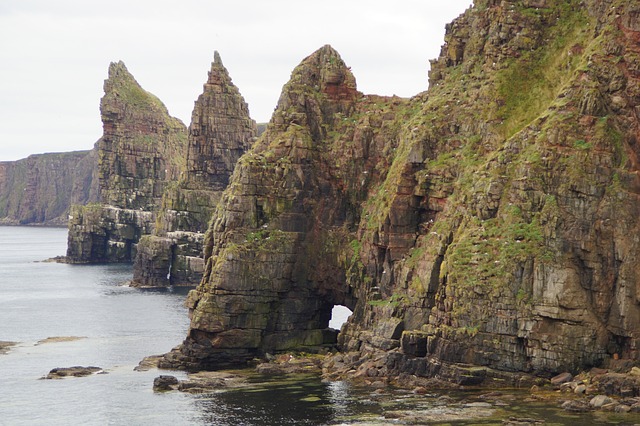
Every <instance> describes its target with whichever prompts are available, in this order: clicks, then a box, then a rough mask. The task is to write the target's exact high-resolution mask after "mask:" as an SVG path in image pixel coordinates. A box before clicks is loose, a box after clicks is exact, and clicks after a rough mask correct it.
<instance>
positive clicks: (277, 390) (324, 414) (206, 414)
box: [196, 378, 335, 426]
mask: <svg viewBox="0 0 640 426" xmlns="http://www.w3.org/2000/svg"><path fill="white" fill-rule="evenodd" d="M196 406H197V407H198V408H199V409H200V410H201V411H202V417H201V419H200V420H201V421H202V422H203V423H205V424H210V425H216V426H227V425H229V426H232V425H233V426H236V425H238V426H239V425H263V426H277V425H318V424H328V423H330V422H331V421H332V420H333V419H334V418H335V414H334V410H335V406H334V405H333V404H332V403H331V396H330V391H329V390H328V388H327V386H326V385H324V384H323V383H321V382H320V381H319V380H318V379H317V378H310V379H309V380H303V381H296V382H284V383H277V382H267V383H264V384H263V385H260V386H256V387H251V388H248V389H246V388H245V389H238V390H230V391H225V392H219V393H214V394H207V395H206V396H205V395H203V396H200V397H197V399H196Z"/></svg>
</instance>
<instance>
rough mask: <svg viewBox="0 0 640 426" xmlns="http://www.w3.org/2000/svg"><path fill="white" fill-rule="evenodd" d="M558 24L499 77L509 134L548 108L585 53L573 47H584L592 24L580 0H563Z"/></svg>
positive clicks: (500, 73) (500, 93)
mask: <svg viewBox="0 0 640 426" xmlns="http://www.w3.org/2000/svg"><path fill="white" fill-rule="evenodd" d="M556 8H557V9H558V10H559V11H560V12H559V15H558V17H557V22H556V24H555V25H553V26H551V27H550V28H549V29H548V31H547V32H546V33H545V36H544V37H545V41H547V40H548V41H549V42H548V43H544V44H543V45H542V46H541V47H539V48H537V49H535V50H533V51H530V52H526V53H525V54H523V55H522V56H521V57H520V58H514V59H510V60H509V62H508V64H507V67H506V68H505V69H504V70H501V71H500V72H499V73H498V75H497V78H496V82H497V86H498V87H497V95H498V96H499V97H500V98H501V99H502V100H503V102H504V104H503V105H502V107H501V108H500V110H499V114H500V116H501V118H502V119H503V121H504V122H503V131H504V136H505V137H507V138H508V137H510V136H512V135H514V134H515V133H517V132H518V131H520V130H521V129H522V128H523V127H525V126H526V125H528V124H529V123H531V122H532V121H533V120H535V119H536V118H537V117H539V116H540V114H541V113H542V112H543V111H545V110H546V109H547V108H548V107H549V105H550V104H551V103H552V102H553V100H554V99H555V98H556V97H557V95H558V93H559V92H560V90H562V88H563V86H564V85H566V84H567V83H568V82H569V80H570V79H571V77H572V75H573V73H574V72H575V70H576V69H577V68H578V66H579V65H580V62H581V60H582V56H581V55H579V54H575V53H573V52H572V50H580V49H581V48H583V47H584V44H585V43H586V41H587V39H588V37H589V36H590V33H591V30H592V28H593V27H592V26H591V25H589V18H588V17H587V14H586V12H585V11H584V10H583V7H581V6H580V5H579V2H578V1H576V0H570V1H562V2H559V5H558V6H556Z"/></svg>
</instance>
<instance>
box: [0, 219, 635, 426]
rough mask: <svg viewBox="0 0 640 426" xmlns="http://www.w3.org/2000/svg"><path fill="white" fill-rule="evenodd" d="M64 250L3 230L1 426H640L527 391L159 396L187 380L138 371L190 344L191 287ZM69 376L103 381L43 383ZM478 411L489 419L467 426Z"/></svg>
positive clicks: (36, 233)
mask: <svg viewBox="0 0 640 426" xmlns="http://www.w3.org/2000/svg"><path fill="white" fill-rule="evenodd" d="M66 240H67V231H66V229H62V228H44V227H6V226H0V341H10V342H16V344H15V346H13V347H11V348H10V349H9V351H8V352H7V353H5V354H0V425H154V426H160V425H172V426H178V425H219V426H226V425H229V426H232V425H233V426H242V425H247V426H248V425H257V426H269V425H273V426H276V425H336V424H358V425H365V424H367V425H368V424H376V425H379V424H503V423H502V422H503V420H504V419H508V418H529V419H530V420H531V418H533V419H539V420H543V421H546V424H580V425H586V424H633V423H636V422H637V420H638V418H637V417H635V418H629V417H624V416H623V417H620V416H618V417H610V416H602V415H592V414H575V415H574V414H567V413H565V412H563V411H562V410H561V409H559V408H558V406H557V404H556V403H555V402H554V403H551V402H536V401H527V396H528V393H527V392H520V391H513V392H511V393H508V394H507V395H505V396H504V398H505V401H507V402H506V403H502V404H498V403H497V402H496V401H495V398H494V399H490V400H489V401H490V402H487V399H486V398H483V392H484V393H486V391H472V392H438V391H433V392H429V393H427V394H424V392H421V393H420V394H416V393H415V392H409V391H406V390H400V389H398V390H391V389H386V390H385V389H375V390H374V389H362V388H355V387H352V386H351V385H349V384H348V383H346V382H331V383H325V382H322V381H321V380H320V378H315V377H314V378H309V377H306V378H300V379H295V378H294V379H292V380H282V379H278V378H276V379H267V378H265V379H264V382H263V383H256V385H255V386H253V387H249V388H243V389H235V390H227V391H219V392H212V393H208V394H197V395H192V394H186V393H181V392H163V393H158V392H154V391H153V380H154V378H155V377H157V376H158V375H160V374H171V375H174V376H176V377H177V378H179V379H183V378H185V377H186V376H185V373H183V372H180V371H158V370H155V369H152V370H150V371H136V370H134V368H135V367H136V366H137V365H138V363H139V362H140V361H141V360H142V359H143V358H144V357H146V356H149V355H155V354H162V353H165V352H168V351H169V350H171V349H172V348H173V347H174V346H176V345H178V344H179V343H180V342H181V341H182V340H183V339H184V337H185V335H186V332H187V328H188V319H187V312H186V309H185V308H184V306H183V302H184V299H185V296H186V292H187V290H188V289H182V288H172V289H166V290H149V289H136V288H131V287H128V286H127V285H126V282H127V281H128V280H130V279H131V277H132V269H131V265H113V264H109V265H68V264H60V263H55V262H45V260H46V259H49V258H52V257H55V256H59V255H64V253H65V251H66ZM72 366H96V367H100V368H101V369H102V370H103V372H102V373H101V374H94V375H91V376H87V377H71V378H65V379H55V380H47V379H43V377H44V376H46V375H47V373H48V372H49V371H50V370H52V369H54V368H58V367H72ZM518 392H520V393H518ZM514 395H516V396H515V397H514ZM514 398H515V399H514ZM498 399H499V400H500V398H498ZM482 409H485V411H486V412H487V413H489V414H491V415H489V416H484V417H481V418H475V419H472V420H468V419H467V420H464V418H465V416H468V415H470V413H471V414H473V413H476V412H478V410H482ZM480 412H481V411H480Z"/></svg>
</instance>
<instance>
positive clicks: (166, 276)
mask: <svg viewBox="0 0 640 426" xmlns="http://www.w3.org/2000/svg"><path fill="white" fill-rule="evenodd" d="M256 132H257V130H256V124H255V122H254V121H253V120H252V119H251V117H250V116H249V108H248V106H247V104H246V102H245V101H244V99H243V98H242V95H241V94H240V92H239V90H238V88H237V87H236V86H235V85H234V84H233V82H232V81H231V77H230V76H229V73H228V71H227V69H226V68H225V67H224V65H223V64H222V60H221V59H220V55H219V54H218V52H215V55H214V61H213V63H212V64H211V70H210V71H209V75H208V79H207V81H206V83H205V84H204V87H203V93H202V94H201V95H200V96H199V97H198V100H197V101H196V102H195V105H194V109H193V113H192V117H191V125H190V126H189V143H188V150H187V161H186V169H185V171H184V173H183V175H182V176H183V178H182V179H181V180H180V181H179V182H178V183H177V185H175V186H171V187H169V188H167V189H166V191H165V194H164V197H163V201H162V206H161V209H160V212H159V216H158V227H157V228H156V229H155V231H154V234H153V235H149V236H145V237H143V238H142V239H141V240H140V243H139V244H138V254H137V257H136V260H135V264H134V276H133V285H137V286H154V287H155V286H167V285H196V284H198V283H199V282H200V280H201V278H202V272H203V270H204V259H203V254H202V251H203V243H204V233H205V231H206V230H207V227H208V224H209V220H210V219H211V215H212V214H213V211H214V209H215V206H216V204H217V202H218V200H219V199H220V195H221V193H222V190H223V189H224V188H226V186H227V185H228V183H229V178H230V176H231V174H232V173H233V170H234V168H235V165H236V163H237V161H238V159H239V158H240V156H241V155H242V154H243V153H244V152H245V151H247V149H248V148H249V147H250V145H251V143H253V141H254V139H255V136H256Z"/></svg>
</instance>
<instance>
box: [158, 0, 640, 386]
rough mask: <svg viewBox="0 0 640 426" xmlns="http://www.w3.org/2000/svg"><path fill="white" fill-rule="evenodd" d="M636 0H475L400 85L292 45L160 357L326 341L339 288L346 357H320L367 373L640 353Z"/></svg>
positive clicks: (560, 366) (542, 368)
mask: <svg viewBox="0 0 640 426" xmlns="http://www.w3.org/2000/svg"><path fill="white" fill-rule="evenodd" d="M639 16H640V7H638V6H636V5H633V4H629V2H623V1H613V0H611V1H604V0H602V1H597V0H588V1H583V2H578V1H555V0H526V1H515V0H514V1H495V0H485V1H476V3H475V5H474V6H473V7H472V8H471V9H469V10H467V11H466V12H465V13H464V14H463V15H462V16H461V17H459V18H458V19H457V20H455V21H454V22H453V23H452V24H451V25H449V26H448V27H447V32H446V36H445V42H446V43H445V45H444V46H443V49H442V53H441V55H440V57H439V58H438V59H437V60H435V61H433V63H432V68H431V72H430V88H429V90H428V91H427V92H425V93H423V94H420V95H418V96H416V97H414V98H412V99H410V100H404V99H397V98H381V97H374V96H363V95H362V94H360V93H358V92H357V91H356V88H355V80H354V78H353V76H352V75H351V73H350V71H349V70H348V68H347V67H346V65H345V64H344V62H343V61H342V60H341V59H340V57H339V56H338V54H337V53H336V52H335V51H334V50H333V49H331V48H330V47H328V46H325V47H324V48H322V49H320V50H319V51H317V52H316V53H314V54H313V55H311V56H310V57H309V58H307V59H305V60H304V61H303V62H302V63H301V65H300V66H299V67H298V68H296V70H294V72H293V74H292V77H291V80H290V81H289V83H288V84H287V85H286V86H285V87H284V89H283V93H282V96H281V98H280V101H279V103H278V108H277V110H276V112H275V113H274V116H273V118H272V120H271V122H270V124H269V126H268V128H267V130H266V131H265V133H264V134H263V135H262V136H261V138H260V139H259V141H258V142H257V143H256V145H254V147H253V148H252V149H251V150H250V151H249V152H248V153H247V154H246V155H245V156H243V157H242V158H241V159H240V160H239V163H238V166H237V169H236V171H235V173H234V174H233V176H232V178H231V181H230V184H229V187H228V188H227V190H226V191H225V192H224V194H223V196H222V200H221V202H220V204H219V208H218V209H217V210H216V213H215V215H214V217H213V220H212V222H211V227H210V229H209V232H208V234H207V240H206V247H205V259H206V267H205V273H204V277H203V280H202V282H201V284H200V285H199V287H198V288H197V289H196V290H195V291H193V292H191V293H190V295H189V297H188V301H187V304H188V306H189V308H190V313H191V326H190V329H189V333H188V336H187V338H186V340H185V341H184V343H183V345H181V346H180V347H178V348H176V350H174V351H173V352H172V353H170V354H167V355H166V356H165V359H164V361H163V363H162V364H163V365H164V366H173V367H176V366H178V367H182V368H189V369H200V368H221V367H226V366H228V365H231V364H236V363H242V362H244V361H246V360H249V359H250V358H252V357H254V356H256V355H260V354H263V353H266V352H274V351H281V350H287V349H291V348H300V347H302V348H304V347H307V348H309V347H313V346H318V345H321V344H323V343H325V342H329V341H331V337H332V336H331V335H330V333H329V332H327V331H326V330H324V329H325V327H326V326H327V324H328V321H329V317H330V311H331V308H332V306H334V305H336V304H341V305H346V306H348V307H349V308H351V309H353V310H354V313H353V315H352V316H351V317H350V319H349V321H348V323H347V324H346V325H345V326H344V327H343V329H342V330H341V333H340V335H339V343H340V345H341V347H342V349H343V351H345V352H349V356H340V357H339V358H336V360H335V361H334V362H332V363H331V364H330V365H329V366H328V368H329V370H334V371H340V370H344V371H346V370H349V369H351V368H353V369H354V370H356V374H357V375H361V376H362V375H365V376H378V375H379V376H385V375H394V374H400V373H409V374H416V375H419V376H420V375H423V376H424V375H435V374H438V375H440V376H441V377H443V378H450V379H452V380H458V381H460V382H461V383H476V382H478V381H480V380H482V379H483V377H485V376H490V375H492V374H493V375H497V374H498V373H496V371H520V372H529V373H536V374H549V373H554V372H558V371H561V370H565V369H570V370H575V369H580V368H585V367H588V366H591V365H599V364H602V363H606V362H607V360H608V359H610V358H612V357H616V358H617V357H621V358H629V359H634V360H635V359H638V357H639V354H638V340H637V339H638V336H637V329H638V325H640V306H639V300H638V297H637V290H636V287H637V283H638V282H639V279H640V277H639V276H638V270H637V268H636V267H635V265H636V263H637V253H638V252H639V251H638V249H639V248H640V247H638V244H639V243H638V238H637V235H638V227H639V226H640V223H639V220H640V219H639V217H640V216H639V215H638V213H639V212H638V210H639V207H640V203H639V198H638V194H639V193H640V180H639V179H638V153H639V148H638V140H639V138H640V124H639V121H640V112H639V111H640V90H639V89H638V88H639V87H640V85H639V84H638V83H639V79H640V47H639V42H640V26H639V25H638V22H639V20H638V17H639ZM373 360H375V362H374V361H373ZM469 364H471V365H475V366H482V367H485V368H484V369H477V368H476V369H472V370H469V369H465V368H463V367H461V366H462V365H469Z"/></svg>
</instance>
